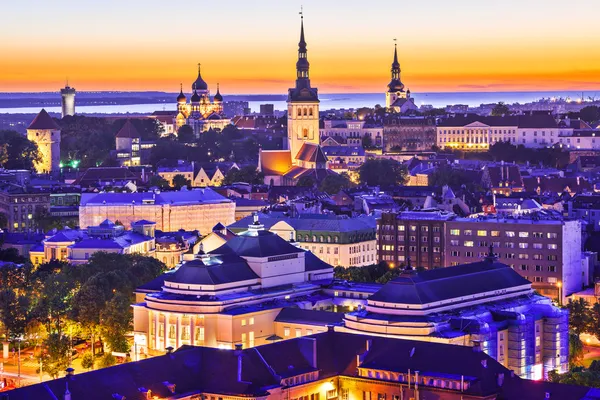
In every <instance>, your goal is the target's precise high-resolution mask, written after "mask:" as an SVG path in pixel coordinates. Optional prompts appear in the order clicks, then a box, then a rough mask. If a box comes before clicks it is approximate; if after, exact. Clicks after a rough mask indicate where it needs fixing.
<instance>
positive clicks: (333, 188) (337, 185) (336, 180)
mask: <svg viewBox="0 0 600 400" xmlns="http://www.w3.org/2000/svg"><path fill="white" fill-rule="evenodd" d="M350 186H352V182H350V178H349V177H348V174H339V175H338V174H336V175H333V174H331V175H327V176H326V177H325V179H323V180H322V181H321V184H320V185H319V190H320V191H322V192H325V193H327V194H331V195H333V194H337V193H339V192H340V190H342V189H347V188H349V187H350Z"/></svg>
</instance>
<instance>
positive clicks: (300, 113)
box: [296, 108, 302, 117]
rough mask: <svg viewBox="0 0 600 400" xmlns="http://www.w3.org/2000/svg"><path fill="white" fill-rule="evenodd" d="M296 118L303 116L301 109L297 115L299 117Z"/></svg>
mask: <svg viewBox="0 0 600 400" xmlns="http://www.w3.org/2000/svg"><path fill="white" fill-rule="evenodd" d="M296 116H298V117H301V116H302V109H301V108H298V113H297V115H296Z"/></svg>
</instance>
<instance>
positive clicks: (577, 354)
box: [569, 332, 584, 365]
mask: <svg viewBox="0 0 600 400" xmlns="http://www.w3.org/2000/svg"><path fill="white" fill-rule="evenodd" d="M583 354H584V351H583V342H582V341H581V339H580V338H579V334H577V333H575V332H569V364H571V365H581V361H583Z"/></svg>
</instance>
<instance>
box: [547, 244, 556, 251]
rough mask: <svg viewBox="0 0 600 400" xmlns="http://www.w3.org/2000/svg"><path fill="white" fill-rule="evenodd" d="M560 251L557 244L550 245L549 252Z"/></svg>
mask: <svg viewBox="0 0 600 400" xmlns="http://www.w3.org/2000/svg"><path fill="white" fill-rule="evenodd" d="M556 249H558V245H557V244H549V245H548V250H556Z"/></svg>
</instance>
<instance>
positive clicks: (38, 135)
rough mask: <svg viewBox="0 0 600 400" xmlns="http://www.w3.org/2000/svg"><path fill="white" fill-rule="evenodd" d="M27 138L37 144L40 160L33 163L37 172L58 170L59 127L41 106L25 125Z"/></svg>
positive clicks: (46, 172)
mask: <svg viewBox="0 0 600 400" xmlns="http://www.w3.org/2000/svg"><path fill="white" fill-rule="evenodd" d="M27 139H29V140H31V141H32V142H34V143H35V144H37V146H38V152H39V155H40V161H38V162H36V163H35V164H34V167H35V170H36V172H37V173H38V174H50V173H53V172H58V170H59V168H60V166H59V165H60V127H59V126H58V125H57V124H56V122H54V120H53V119H52V117H51V116H50V115H49V114H48V113H47V112H46V110H44V109H43V108H42V111H40V113H39V114H38V115H37V116H36V117H35V118H34V119H33V121H32V122H31V124H29V126H28V127H27Z"/></svg>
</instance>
